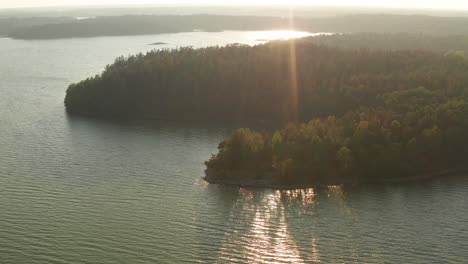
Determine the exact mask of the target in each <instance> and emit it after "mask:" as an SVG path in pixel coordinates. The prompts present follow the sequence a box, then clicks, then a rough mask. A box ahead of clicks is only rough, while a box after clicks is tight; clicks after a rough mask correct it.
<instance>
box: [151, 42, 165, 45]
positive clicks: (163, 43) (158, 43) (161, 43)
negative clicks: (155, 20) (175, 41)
mask: <svg viewBox="0 0 468 264" xmlns="http://www.w3.org/2000/svg"><path fill="white" fill-rule="evenodd" d="M167 44H168V43H166V42H154V43H150V44H148V45H150V46H159V45H167Z"/></svg>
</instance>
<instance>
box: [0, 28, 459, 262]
mask: <svg viewBox="0 0 468 264" xmlns="http://www.w3.org/2000/svg"><path fill="white" fill-rule="evenodd" d="M277 35H278V34H276V33H255V32H222V33H201V32H197V33H184V34H168V35H159V36H137V37H102V38H88V39H69V40H49V41H21V40H11V39H7V38H4V39H0V263H2V264H10V263H11V264H21V263H29V264H36V263H57V264H58V263H90V264H91V263H92V264H94V263H99V264H107V263H109V264H110V263H131V264H138V263H185V262H191V263H468V195H467V194H468V177H450V178H446V179H438V180H435V181H432V182H426V183H422V184H400V185H391V186H385V187H359V188H358V187H356V188H349V189H348V188H338V187H330V188H327V189H322V190H317V189H315V190H313V189H310V190H297V191H275V190H258V189H239V188H234V187H221V186H209V185H207V184H206V183H205V182H203V181H202V180H201V177H202V176H203V170H204V165H203V161H204V160H206V159H208V158H209V156H210V153H212V152H215V151H216V147H217V144H218V143H219V142H220V141H221V140H222V139H223V138H224V137H226V136H227V135H228V134H229V133H230V132H231V131H232V128H221V127H213V126H206V125H186V126H183V125H180V124H179V125H177V124H170V123H164V124H152V125H148V124H146V125H141V124H116V123H108V122H103V121H96V120H91V119H83V118H76V117H74V118H72V117H68V116H67V115H66V114H65V111H64V106H63V98H64V94H65V90H66V88H67V86H68V84H70V83H71V82H76V81H79V80H81V79H83V78H85V77H88V76H91V75H94V74H96V73H98V72H100V71H101V70H102V69H103V68H104V67H105V65H106V64H108V63H110V62H112V61H113V60H114V58H115V57H117V56H120V55H127V54H134V53H138V52H142V51H148V50H150V49H153V48H161V47H176V46H195V47H200V46H207V45H216V44H219V45H224V44H227V43H233V42H240V43H247V44H254V43H257V42H256V41H255V40H256V39H257V40H258V39H267V38H273V37H275V36H277ZM279 35H281V34H279ZM154 42H167V43H169V44H167V45H162V46H149V45H147V44H149V43H154Z"/></svg>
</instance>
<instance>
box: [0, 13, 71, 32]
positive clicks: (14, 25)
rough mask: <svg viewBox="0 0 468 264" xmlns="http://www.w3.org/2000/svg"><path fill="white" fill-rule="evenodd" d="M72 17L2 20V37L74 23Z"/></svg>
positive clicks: (0, 26)
mask: <svg viewBox="0 0 468 264" xmlns="http://www.w3.org/2000/svg"><path fill="white" fill-rule="evenodd" d="M73 20H74V19H73V18H71V17H51V18H48V17H30V18H13V17H12V18H0V36H8V35H11V34H14V32H18V31H21V30H25V29H26V28H31V27H35V26H43V25H48V26H49V25H52V24H59V23H65V22H70V21H73Z"/></svg>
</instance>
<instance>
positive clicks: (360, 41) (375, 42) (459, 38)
mask: <svg viewBox="0 0 468 264" xmlns="http://www.w3.org/2000/svg"><path fill="white" fill-rule="evenodd" d="M308 40H310V41H311V42H313V43H315V44H319V45H326V46H330V47H339V48H346V49H373V50H429V51H435V52H442V53H445V54H455V55H461V56H464V55H465V54H468V35H428V34H411V33H386V34H379V33H355V34H333V35H319V36H314V37H309V38H308Z"/></svg>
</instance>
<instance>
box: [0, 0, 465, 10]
mask: <svg viewBox="0 0 468 264" xmlns="http://www.w3.org/2000/svg"><path fill="white" fill-rule="evenodd" d="M220 2H222V4H223V5H325V6H336V5H338V6H370V7H401V8H436V9H454V10H468V0H353V1H349V0H283V1H279V0H0V8H12V7H30V6H73V5H130V4H134V5H135V4H164V5H220V4H221V3H220Z"/></svg>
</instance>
